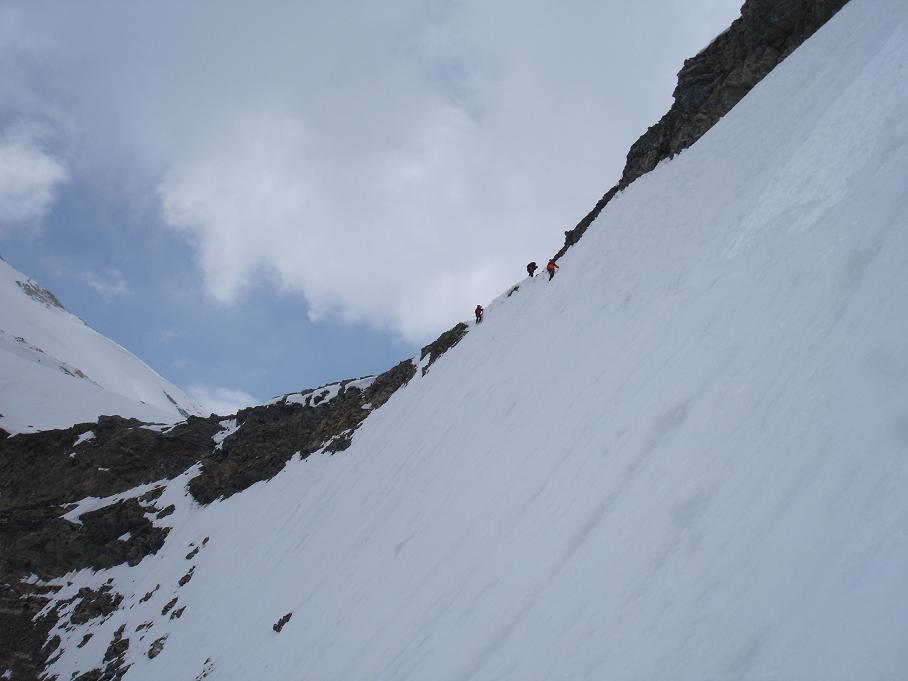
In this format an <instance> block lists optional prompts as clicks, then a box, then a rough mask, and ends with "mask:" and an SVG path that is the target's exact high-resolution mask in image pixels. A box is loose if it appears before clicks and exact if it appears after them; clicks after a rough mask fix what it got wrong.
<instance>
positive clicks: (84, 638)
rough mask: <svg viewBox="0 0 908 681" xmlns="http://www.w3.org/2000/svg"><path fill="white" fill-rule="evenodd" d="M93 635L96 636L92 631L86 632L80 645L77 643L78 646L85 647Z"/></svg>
mask: <svg viewBox="0 0 908 681" xmlns="http://www.w3.org/2000/svg"><path fill="white" fill-rule="evenodd" d="M92 636H94V634H93V633H91V632H88V633H87V634H85V636H83V637H82V640H81V641H80V642H79V645H77V646H76V648H83V647H84V646H85V644H86V643H88V642H89V641H90V640H91V637H92Z"/></svg>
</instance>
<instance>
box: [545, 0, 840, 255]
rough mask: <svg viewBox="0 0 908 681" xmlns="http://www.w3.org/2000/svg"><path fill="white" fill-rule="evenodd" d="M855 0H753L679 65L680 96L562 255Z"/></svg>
mask: <svg viewBox="0 0 908 681" xmlns="http://www.w3.org/2000/svg"><path fill="white" fill-rule="evenodd" d="M847 1H848V0H747V2H745V3H744V6H743V7H741V16H740V17H739V18H738V19H736V20H735V21H734V22H732V24H731V26H729V27H728V29H727V30H726V31H724V32H723V33H722V34H721V35H719V36H718V37H717V38H716V39H715V40H713V41H712V42H711V43H710V44H709V45H708V46H707V47H705V48H704V49H703V50H701V51H700V53H699V54H697V55H696V56H695V57H691V58H690V59H687V60H686V61H685V62H684V67H683V68H682V69H681V71H680V72H679V73H678V85H677V86H676V87H675V92H674V99H675V101H674V104H672V107H671V109H669V111H668V113H666V114H665V115H664V116H663V117H662V118H661V119H660V120H659V122H658V123H656V124H655V125H653V126H651V127H650V128H649V129H648V130H647V131H646V132H645V133H643V135H642V136H641V137H640V139H638V140H637V141H636V142H634V144H633V145H632V146H631V149H630V151H629V152H628V154H627V163H626V164H625V166H624V171H623V172H622V173H621V179H620V180H618V183H617V184H616V185H615V186H614V187H612V188H611V189H609V190H608V191H607V192H606V193H605V194H604V195H603V196H602V198H601V199H599V201H597V202H596V205H595V206H594V207H593V209H592V210H591V211H590V212H589V213H587V214H586V215H585V216H584V217H583V219H582V220H580V222H578V223H577V225H576V226H575V227H574V228H573V229H570V230H568V231H566V232H565V233H564V237H565V238H564V246H562V248H561V249H560V250H559V251H558V253H557V254H556V255H555V259H556V260H557V259H558V258H560V257H561V256H563V255H564V254H565V252H566V251H567V249H568V248H570V247H571V246H573V245H574V244H576V243H577V242H578V241H579V240H580V237H582V236H583V233H584V232H585V231H586V230H587V228H589V226H590V225H591V224H593V221H595V219H596V218H597V217H599V213H601V212H602V209H603V208H605V206H606V205H607V204H608V202H609V201H611V200H612V198H614V196H615V195H616V194H617V193H618V192H620V191H622V190H624V189H626V188H627V187H628V186H630V184H631V183H632V182H633V181H634V180H636V179H637V178H638V177H640V176H641V175H645V174H646V173H648V172H649V171H651V170H652V169H653V168H655V167H656V166H657V165H658V164H659V162H660V161H663V160H665V159H669V158H672V157H673V156H675V155H676V154H680V153H681V152H682V151H684V150H685V149H687V148H688V147H689V146H690V145H692V144H693V143H694V142H696V141H697V140H698V139H700V138H701V137H702V136H703V135H704V133H706V131H707V130H709V129H710V128H712V127H713V126H714V125H715V124H716V123H717V122H718V121H719V119H721V118H722V117H723V116H724V115H725V114H727V113H728V112H729V111H731V110H732V108H733V107H734V106H735V104H737V103H738V102H740V101H741V100H742V99H743V98H744V96H745V95H746V94H747V93H748V92H750V90H751V89H752V88H753V87H754V86H755V85H756V84H757V83H759V82H760V81H761V80H762V79H763V78H764V77H765V76H766V74H768V73H769V72H770V71H772V70H773V69H774V68H775V67H776V66H777V65H778V64H779V62H781V61H782V60H783V59H785V57H787V56H788V55H789V54H791V53H792V52H794V51H795V50H796V49H797V48H798V47H799V46H800V45H801V43H803V42H804V41H805V40H807V39H808V38H809V37H810V36H811V35H813V34H814V33H815V32H816V30H817V29H818V28H820V26H822V25H823V24H825V23H826V22H827V21H828V20H829V19H830V18H831V17H832V16H833V15H834V14H835V13H836V12H838V11H839V10H840V9H841V8H842V7H843V6H844V5H845V3H846V2H847Z"/></svg>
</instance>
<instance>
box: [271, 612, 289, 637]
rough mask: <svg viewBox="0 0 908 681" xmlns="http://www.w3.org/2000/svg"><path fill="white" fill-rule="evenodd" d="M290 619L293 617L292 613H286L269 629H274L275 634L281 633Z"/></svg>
mask: <svg viewBox="0 0 908 681" xmlns="http://www.w3.org/2000/svg"><path fill="white" fill-rule="evenodd" d="M291 617H293V613H292V612H288V613H287V614H286V615H284V616H283V617H281V618H280V619H279V620H278V621H277V622H275V623H274V624H273V625H272V627H271V628H272V629H274V630H275V631H276V632H277V633H281V629H283V628H284V625H285V624H287V622H289V621H290V618H291Z"/></svg>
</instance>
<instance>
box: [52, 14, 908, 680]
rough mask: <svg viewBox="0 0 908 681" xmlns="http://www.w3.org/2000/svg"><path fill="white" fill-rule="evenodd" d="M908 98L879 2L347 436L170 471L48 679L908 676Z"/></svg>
mask: <svg viewBox="0 0 908 681" xmlns="http://www.w3.org/2000/svg"><path fill="white" fill-rule="evenodd" d="M906 111H908V5H906V3H904V2H903V0H852V2H851V3H850V4H848V5H847V6H846V7H845V8H844V9H843V10H842V11H841V12H840V13H839V14H838V15H837V16H836V17H835V18H834V19H833V20H832V21H831V22H830V23H829V24H828V25H827V26H826V27H825V28H823V29H822V30H821V31H820V32H818V33H817V35H816V36H814V38H812V39H811V40H810V41H808V43H806V44H805V45H804V46H803V47H802V48H801V49H799V50H798V51H797V52H796V53H795V54H793V55H792V56H791V57H790V58H789V59H788V60H786V61H785V62H784V63H783V64H782V65H781V66H780V67H779V68H777V69H776V70H775V71H774V72H773V73H772V74H770V75H769V76H768V77H767V78H766V79H765V80H764V81H763V82H762V83H761V84H760V85H759V86H757V87H756V88H755V89H754V90H753V91H752V92H751V93H750V94H749V95H748V96H747V97H746V98H745V99H744V100H743V101H742V102H741V103H740V104H739V105H738V106H737V107H736V108H735V109H734V110H733V111H732V112H731V113H730V114H729V115H728V116H727V117H726V118H725V119H724V120H723V121H721V122H720V123H719V124H718V125H717V126H716V127H715V128H714V129H713V130H711V131H710V132H709V133H708V134H707V135H706V136H704V137H703V138H702V139H701V140H700V141H699V142H698V143H697V144H696V145H694V146H693V147H692V148H690V149H689V150H687V151H685V152H684V153H683V154H681V155H680V156H679V157H677V158H676V159H674V160H673V161H672V162H670V163H665V164H662V165H661V166H660V167H659V168H657V169H656V170H655V171H653V172H652V173H650V174H649V175H647V176H644V177H643V178H641V179H639V180H637V182H635V183H634V184H633V185H632V186H631V187H630V188H629V189H628V190H626V191H625V192H624V193H623V194H622V195H620V196H619V197H617V198H616V199H615V200H613V201H612V202H611V203H610V204H609V205H608V206H607V207H606V209H605V210H604V211H603V214H602V215H601V217H600V218H599V220H598V221H597V222H596V224H595V225H594V226H593V227H592V228H591V229H590V230H589V231H588V232H587V234H586V235H585V236H584V238H583V240H582V241H581V243H580V244H579V245H578V246H576V247H574V248H572V249H571V250H570V251H568V253H567V255H566V256H565V257H564V258H563V259H562V261H561V265H562V267H561V269H560V271H559V272H558V274H557V275H556V277H555V279H554V280H553V281H552V282H549V281H547V280H546V279H547V277H538V278H537V279H535V280H525V281H523V282H521V284H520V290H519V291H518V292H517V293H515V294H514V295H512V296H511V297H509V298H505V299H501V300H499V301H498V302H497V304H495V305H494V306H489V308H488V309H487V312H486V316H485V320H484V321H483V323H482V325H480V326H474V327H472V329H471V332H470V333H469V334H468V335H467V336H466V337H465V338H464V339H463V340H462V341H461V342H460V343H459V344H458V345H457V346H456V347H455V348H453V349H452V350H451V351H449V352H448V353H447V354H446V355H445V356H444V357H442V358H441V359H440V360H439V361H437V362H436V363H435V364H433V366H432V370H431V371H430V372H429V373H428V374H427V375H426V376H425V377H422V376H421V375H420V374H417V376H416V377H415V378H414V379H413V380H412V381H411V382H410V384H409V385H408V386H407V387H406V388H404V389H403V390H401V391H399V392H398V393H396V394H395V395H394V396H393V397H392V398H391V399H390V400H389V401H388V402H387V403H386V404H385V405H384V406H383V407H382V408H381V409H378V410H376V411H375V412H373V413H372V414H371V415H370V416H369V417H368V418H367V419H366V421H365V422H364V423H363V425H362V426H361V427H360V429H359V430H358V431H357V432H356V433H355V435H354V437H353V444H352V446H351V447H350V449H348V450H347V451H345V452H344V453H343V454H340V455H335V456H327V455H314V456H312V457H310V458H308V459H306V460H305V461H301V460H299V459H298V458H295V459H294V460H293V461H292V462H291V463H290V464H288V465H287V467H286V468H285V469H284V471H283V472H282V473H281V474H279V475H278V476H276V477H275V478H274V479H272V480H271V481H268V482H262V483H258V484H256V485H254V486H253V487H251V488H250V489H248V490H246V491H245V492H243V493H241V494H237V495H235V496H233V497H231V498H229V499H227V500H224V501H219V502H215V503H213V504H211V505H209V506H206V507H204V508H199V507H197V506H196V505H194V504H193V503H192V502H191V500H190V499H189V498H188V496H187V495H186V492H185V482H186V479H187V476H184V477H183V478H181V479H178V480H175V481H173V482H172V483H170V484H169V485H168V488H167V492H166V493H165V495H164V497H162V500H161V501H160V502H158V503H159V504H170V503H174V504H175V505H176V507H177V510H176V511H175V512H174V513H173V514H172V515H171V516H168V517H167V518H166V519H165V521H166V522H167V523H169V525H168V526H170V527H172V528H173V529H172V530H171V532H170V534H169V535H168V537H167V543H166V545H165V547H164V548H163V549H162V550H161V551H159V552H158V554H157V555H155V556H150V557H148V558H146V559H145V560H143V561H142V563H140V565H139V566H137V567H136V568H129V567H127V566H120V567H117V568H114V569H111V570H102V571H99V572H97V573H93V572H91V571H85V572H81V573H78V574H71V575H68V576H67V577H66V578H64V579H63V580H60V583H61V585H63V587H64V588H63V590H62V591H61V592H60V594H58V596H57V598H59V599H64V598H67V597H69V596H72V595H74V594H75V593H77V592H78V589H79V587H80V586H85V585H94V586H100V585H102V584H104V583H105V582H106V581H107V580H108V579H113V580H114V581H113V587H114V590H115V591H117V592H120V593H123V594H124V595H125V597H126V601H125V603H124V606H125V607H124V609H123V610H121V611H118V612H117V613H115V614H114V615H112V616H111V617H110V618H109V619H107V620H105V621H103V622H94V623H89V624H85V625H80V626H76V627H74V628H73V629H72V630H71V631H67V630H65V629H63V628H62V627H61V628H60V629H59V630H58V631H57V632H56V633H59V635H60V636H61V638H62V641H63V643H62V646H63V652H62V655H61V656H60V658H59V659H58V660H57V661H56V662H55V663H54V664H53V665H52V667H51V671H52V672H55V673H59V674H60V677H61V678H70V676H71V675H72V674H73V673H80V672H85V671H87V670H89V669H91V668H92V667H95V666H98V665H100V664H101V660H102V658H103V655H104V651H105V649H106V646H107V644H108V642H109V641H110V639H111V637H112V635H113V632H114V631H115V630H116V629H117V628H118V627H120V626H121V625H124V624H125V625H126V631H127V632H130V633H129V636H130V639H131V643H130V646H129V649H128V651H127V653H126V660H127V663H128V664H130V665H131V667H130V668H129V672H128V674H127V675H126V679H127V680H132V681H135V680H146V679H147V680H153V679H169V678H173V679H177V678H179V679H191V678H197V675H200V674H202V673H203V672H207V676H206V678H208V679H223V680H228V679H261V680H269V679H275V680H277V679H280V680H285V679H299V680H302V679H313V680H319V681H329V680H332V679H333V680H337V681H341V680H343V681H355V680H360V679H361V680H367V679H368V680H370V681H371V680H376V679H411V680H414V681H415V680H423V679H433V680H439V681H448V680H451V681H466V680H468V679H477V680H479V679H482V680H492V679H515V680H518V679H519V680H525V679H571V680H572V681H573V680H579V679H591V680H593V679H595V680H600V679H616V680H627V681H637V680H641V679H671V680H672V681H686V680H689V681H703V680H709V679H748V680H758V679H759V680H767V679H779V680H782V681H787V680H794V679H797V680H799V681H803V680H813V679H816V680H823V681H835V680H841V681H853V680H854V679H872V680H879V681H892V680H896V679H905V678H908V645H906V642H908V531H906V528H908V341H906V338H908V315H906V312H908V307H906V301H908V183H906V178H908V117H906V115H905V113H906ZM206 537H208V538H210V541H208V542H206V543H204V544H203V542H204V538H206ZM198 547H201V548H200V550H199V551H198V552H197V553H196V554H195V555H194V556H193V557H192V558H188V556H189V555H191V554H190V549H192V550H194V549H195V548H198ZM190 568H194V572H193V573H192V578H191V580H190V581H189V582H188V583H186V584H185V586H182V587H180V586H179V585H178V582H179V579H180V578H181V577H183V576H184V575H185V574H187V573H188V571H189V570H190ZM69 582H71V583H69ZM155 589H157V590H156V591H154V590H155ZM152 591H154V593H153V595H152V596H151V597H150V598H149V599H148V600H147V601H146V602H144V603H142V602H140V600H141V598H142V596H143V595H144V594H146V593H149V592H152ZM174 596H176V597H178V604H177V605H176V606H175V607H176V608H179V607H184V606H185V607H186V610H185V612H183V613H182V615H181V616H180V617H179V618H173V617H171V616H170V615H167V616H162V615H161V610H162V608H163V606H164V604H166V603H167V602H168V601H170V600H171V599H172V598H173V597H174ZM72 607H75V606H74V605H73V606H72ZM290 612H292V613H293V616H292V619H290V621H289V622H288V623H287V624H286V626H285V627H284V628H283V631H281V632H280V633H276V632H275V631H274V630H273V629H272V625H273V624H274V623H275V622H277V621H278V619H279V618H281V617H282V616H283V615H285V614H286V613H290ZM146 622H151V624H150V625H149V628H148V629H146V630H143V631H142V632H136V627H137V626H139V625H140V624H143V623H146ZM87 631H93V632H95V636H94V637H93V638H92V639H91V640H90V641H89V643H88V644H87V645H86V646H85V647H84V648H81V649H79V648H77V646H76V644H77V643H78V642H79V641H81V640H82V637H83V636H84V634H85V633H86V632H87ZM133 632H135V633H133ZM165 635H166V636H167V639H166V642H165V645H164V649H163V652H161V654H160V655H159V656H157V657H156V658H155V659H153V660H152V659H149V658H148V657H147V651H148V648H149V646H150V644H151V642H152V641H154V640H156V639H159V638H160V637H162V636H165ZM199 678H200V677H199Z"/></svg>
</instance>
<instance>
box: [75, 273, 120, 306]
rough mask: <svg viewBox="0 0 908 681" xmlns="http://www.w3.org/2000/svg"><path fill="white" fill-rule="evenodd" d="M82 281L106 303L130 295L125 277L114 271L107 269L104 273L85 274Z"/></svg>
mask: <svg viewBox="0 0 908 681" xmlns="http://www.w3.org/2000/svg"><path fill="white" fill-rule="evenodd" d="M82 280H83V281H84V282H85V283H86V284H88V286H90V287H91V288H92V289H94V291H95V293H97V294H98V295H99V296H101V298H102V299H103V300H104V301H105V302H108V303H109V302H110V301H112V300H114V299H115V298H120V297H122V296H125V295H129V293H130V290H129V285H128V284H127V283H126V277H124V276H123V273H122V272H120V271H119V270H116V269H108V270H105V271H104V272H85V273H84V274H83V275H82Z"/></svg>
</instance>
